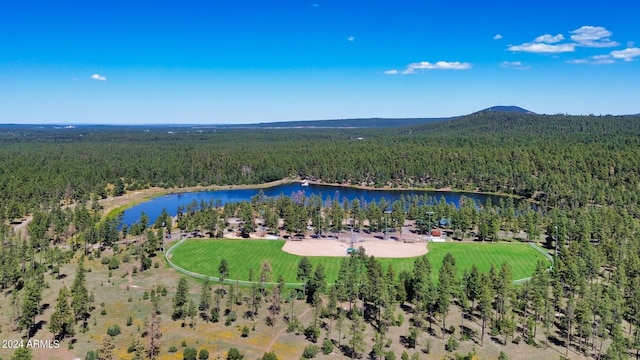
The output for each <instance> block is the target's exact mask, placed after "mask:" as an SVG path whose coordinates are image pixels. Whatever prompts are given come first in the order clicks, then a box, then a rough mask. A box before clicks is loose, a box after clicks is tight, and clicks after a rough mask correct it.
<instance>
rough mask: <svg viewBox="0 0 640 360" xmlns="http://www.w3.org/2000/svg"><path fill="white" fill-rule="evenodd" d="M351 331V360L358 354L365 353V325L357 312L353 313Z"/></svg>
mask: <svg viewBox="0 0 640 360" xmlns="http://www.w3.org/2000/svg"><path fill="white" fill-rule="evenodd" d="M350 331H351V336H350V338H349V346H351V358H352V359H353V358H354V357H355V356H356V355H357V354H358V353H360V352H363V351H364V324H362V318H361V317H360V314H359V313H358V312H357V311H354V312H352V313H351V326H350Z"/></svg>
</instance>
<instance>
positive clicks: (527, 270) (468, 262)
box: [171, 240, 550, 283]
mask: <svg viewBox="0 0 640 360" xmlns="http://www.w3.org/2000/svg"><path fill="white" fill-rule="evenodd" d="M283 246H284V241H280V240H187V241H186V242H184V243H182V244H181V245H179V246H178V247H177V248H175V249H174V250H173V254H172V256H171V261H172V262H173V263H174V264H176V265H177V266H180V267H181V268H183V269H186V270H189V271H192V272H196V273H199V274H203V275H207V276H215V277H217V276H219V273H218V266H219V264H220V261H221V260H222V259H226V260H227V262H228V264H229V270H230V271H229V277H228V278H229V279H239V280H248V279H249V269H253V273H254V280H257V278H258V276H259V273H260V266H261V264H262V263H263V262H264V261H265V260H269V262H270V263H271V267H272V269H273V272H272V281H275V280H276V279H277V278H278V276H279V275H282V276H283V277H284V279H285V282H287V283H297V282H299V281H298V280H296V273H297V266H298V263H299V262H300V259H301V258H302V257H301V256H298V255H292V254H289V253H286V252H284V251H282V247H283ZM428 248H429V253H428V254H427V257H428V258H429V261H430V262H431V266H432V268H433V271H434V276H436V277H437V273H438V269H439V268H440V266H441V264H442V259H443V258H444V256H445V255H446V254H447V253H451V254H452V255H453V256H454V257H455V259H456V265H457V268H458V273H459V275H460V276H461V275H462V273H463V272H464V269H465V268H466V269H469V268H471V266H472V265H473V264H476V266H478V268H479V269H480V270H481V271H488V270H489V268H490V267H491V264H494V265H495V266H496V267H499V266H500V264H502V262H504V261H507V262H508V263H509V264H510V265H511V268H512V270H513V276H514V280H516V279H521V278H526V277H529V276H531V274H532V273H533V270H534V269H535V266H536V263H537V261H538V260H544V261H547V259H546V258H545V257H544V256H543V255H542V254H540V253H539V252H537V251H536V250H534V249H533V248H531V247H530V246H529V245H527V244H523V243H493V244H492V243H429V245H428ZM341 259H343V258H342V257H329V256H313V257H309V260H310V261H311V263H312V264H313V265H314V267H315V266H317V265H318V264H322V265H323V266H324V268H325V271H326V275H327V281H328V282H329V283H333V282H334V281H335V279H336V278H337V276H338V269H339V267H340V261H341ZM377 259H378V260H379V261H380V262H381V264H382V266H383V268H384V269H385V270H386V268H387V266H388V265H389V264H391V265H392V266H393V267H394V269H395V271H396V274H398V273H400V272H401V271H403V270H407V271H411V270H412V268H413V263H414V261H415V258H396V259H393V258H377ZM549 265H550V264H549ZM436 277H434V280H435V278H436Z"/></svg>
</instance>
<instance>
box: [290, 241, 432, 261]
mask: <svg viewBox="0 0 640 360" xmlns="http://www.w3.org/2000/svg"><path fill="white" fill-rule="evenodd" d="M349 246H350V244H349V243H348V242H342V241H338V240H302V241H287V242H286V243H285V244H284V246H283V247H282V251H284V252H288V253H290V254H294V255H302V256H347V248H349ZM353 246H354V247H356V248H358V247H360V246H362V247H363V248H364V249H365V251H366V254H367V255H373V256H375V257H379V258H406V257H415V256H420V255H424V254H426V253H427V244H426V243H424V242H416V243H404V242H401V241H395V240H367V241H362V242H356V243H354V245H353Z"/></svg>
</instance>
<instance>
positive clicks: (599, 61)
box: [567, 54, 615, 65]
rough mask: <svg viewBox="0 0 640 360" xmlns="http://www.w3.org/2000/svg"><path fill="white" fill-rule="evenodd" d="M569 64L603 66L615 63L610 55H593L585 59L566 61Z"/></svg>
mask: <svg viewBox="0 0 640 360" xmlns="http://www.w3.org/2000/svg"><path fill="white" fill-rule="evenodd" d="M567 62H568V63H569V64H586V65H603V64H613V63H615V61H614V59H613V57H612V56H611V55H608V54H605V55H594V56H590V57H588V58H586V59H572V60H568V61H567Z"/></svg>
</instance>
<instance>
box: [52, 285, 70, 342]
mask: <svg viewBox="0 0 640 360" xmlns="http://www.w3.org/2000/svg"><path fill="white" fill-rule="evenodd" d="M69 296H70V295H69V290H67V287H66V286H63V287H62V288H61V289H60V291H59V292H58V300H57V301H56V308H55V311H54V312H53V314H51V319H50V320H49V331H51V332H52V333H53V335H54V337H55V338H56V339H58V340H60V339H64V338H65V337H66V336H73V335H74V331H73V315H72V314H71V307H70V306H69Z"/></svg>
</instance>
